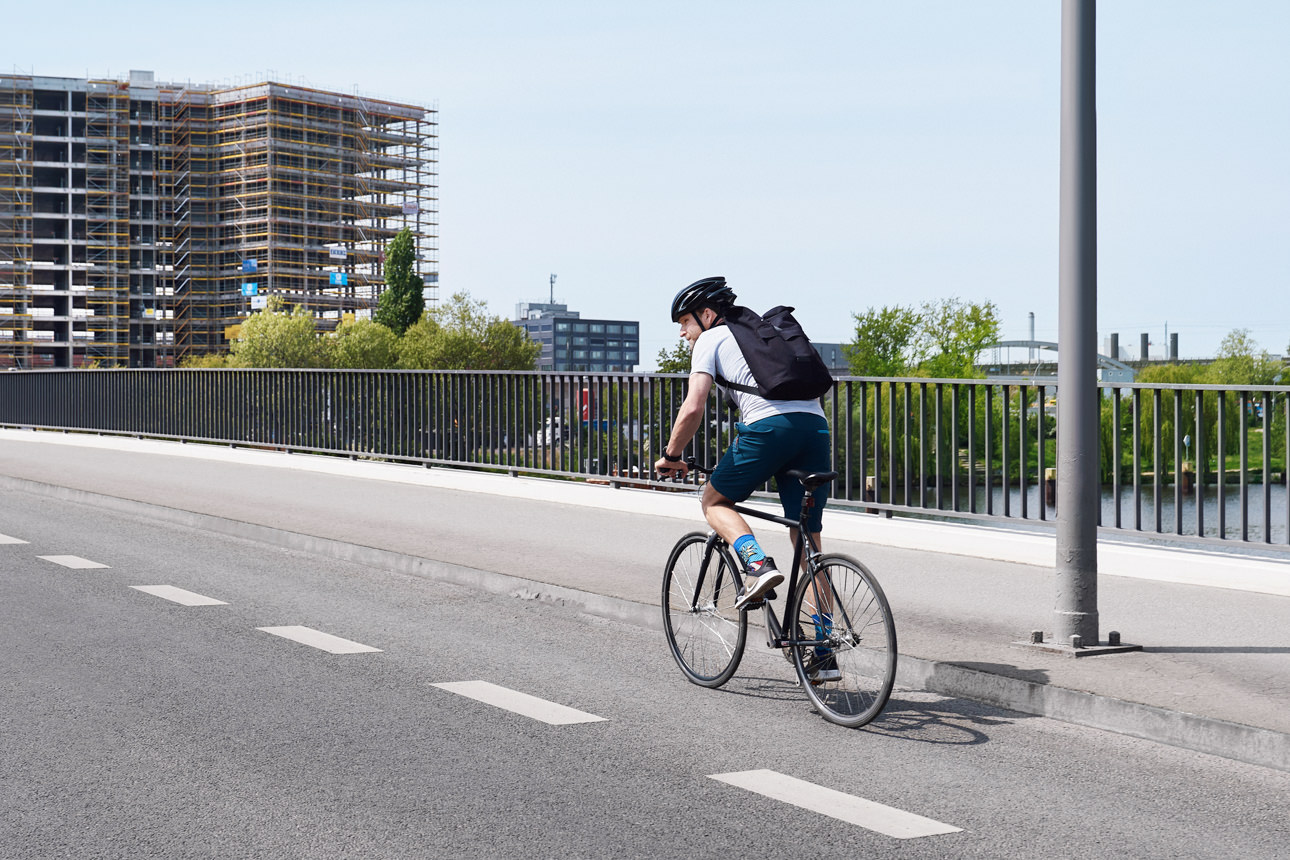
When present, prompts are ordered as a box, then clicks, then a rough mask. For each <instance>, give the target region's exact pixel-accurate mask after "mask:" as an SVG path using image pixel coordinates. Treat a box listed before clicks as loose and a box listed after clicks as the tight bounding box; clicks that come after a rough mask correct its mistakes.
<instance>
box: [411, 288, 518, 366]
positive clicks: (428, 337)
mask: <svg viewBox="0 0 1290 860" xmlns="http://www.w3.org/2000/svg"><path fill="white" fill-rule="evenodd" d="M541 351H542V345H541V344H540V343H538V342H537V341H532V340H529V337H528V334H527V333H526V332H525V331H524V330H523V329H521V328H519V327H518V326H515V325H513V324H512V323H511V322H509V321H508V320H505V319H503V318H501V317H499V316H489V314H488V305H487V303H486V302H482V301H475V300H473V299H471V297H470V294H469V293H464V292H462V293H455V294H454V295H453V296H452V298H451V299H449V300H448V302H447V304H444V305H440V306H439V307H436V308H434V309H433V310H430V311H426V313H425V315H424V316H423V318H422V319H421V320H420V321H418V322H417V323H416V324H414V325H413V326H411V327H410V328H409V329H408V332H407V334H405V335H404V337H403V341H402V342H401V343H400V348H399V366H400V367H405V368H409V369H425V370H532V369H533V367H534V365H535V364H536V363H537V357H538V355H539V354H540V353H541Z"/></svg>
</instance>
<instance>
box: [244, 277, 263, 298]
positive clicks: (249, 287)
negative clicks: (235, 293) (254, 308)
mask: <svg viewBox="0 0 1290 860" xmlns="http://www.w3.org/2000/svg"><path fill="white" fill-rule="evenodd" d="M259 292H260V286H259V285H258V284H257V283H256V282H255V281H248V282H246V283H244V284H242V295H244V296H254V295H258V294H259Z"/></svg>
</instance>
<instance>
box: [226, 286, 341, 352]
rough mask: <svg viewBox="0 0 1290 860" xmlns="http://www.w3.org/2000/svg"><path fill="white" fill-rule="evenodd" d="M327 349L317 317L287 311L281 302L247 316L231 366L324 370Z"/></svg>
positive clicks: (272, 300)
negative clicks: (318, 368) (323, 342)
mask: <svg viewBox="0 0 1290 860" xmlns="http://www.w3.org/2000/svg"><path fill="white" fill-rule="evenodd" d="M326 364H327V356H326V350H325V349H324V348H323V345H322V343H321V341H320V340H319V338H318V333H317V330H316V328H315V325H314V315H313V314H311V313H310V312H309V311H307V310H305V309H303V308H300V307H297V308H295V309H294V310H293V311H291V312H289V313H288V312H287V311H286V308H285V305H284V304H283V302H282V299H280V298H278V297H277V296H271V297H270V298H269V304H268V306H267V307H266V308H265V309H264V310H262V311H258V312H256V313H253V314H251V315H250V316H249V317H247V319H246V322H244V323H242V327H241V332H240V333H239V334H238V337H237V339H236V340H235V341H233V351H232V355H231V356H230V357H229V362H228V366H229V367H325V366H326Z"/></svg>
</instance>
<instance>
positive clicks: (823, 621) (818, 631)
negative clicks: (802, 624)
mask: <svg viewBox="0 0 1290 860" xmlns="http://www.w3.org/2000/svg"><path fill="white" fill-rule="evenodd" d="M811 621H813V622H814V623H815V638H816V639H826V638H828V635H829V634H830V633H832V632H833V616H832V615H830V614H829V613H827V612H821V613H820V614H819V615H812V616H811ZM815 656H816V657H820V658H823V657H827V656H829V648H827V647H826V646H823V645H816V646H815Z"/></svg>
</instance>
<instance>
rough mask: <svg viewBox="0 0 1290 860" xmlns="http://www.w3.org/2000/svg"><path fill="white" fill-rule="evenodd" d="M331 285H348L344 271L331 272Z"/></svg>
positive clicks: (347, 276)
mask: <svg viewBox="0 0 1290 860" xmlns="http://www.w3.org/2000/svg"><path fill="white" fill-rule="evenodd" d="M331 285H332V286H333V287H348V286H349V275H348V274H347V273H346V272H332V273H331Z"/></svg>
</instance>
